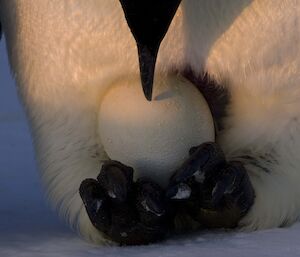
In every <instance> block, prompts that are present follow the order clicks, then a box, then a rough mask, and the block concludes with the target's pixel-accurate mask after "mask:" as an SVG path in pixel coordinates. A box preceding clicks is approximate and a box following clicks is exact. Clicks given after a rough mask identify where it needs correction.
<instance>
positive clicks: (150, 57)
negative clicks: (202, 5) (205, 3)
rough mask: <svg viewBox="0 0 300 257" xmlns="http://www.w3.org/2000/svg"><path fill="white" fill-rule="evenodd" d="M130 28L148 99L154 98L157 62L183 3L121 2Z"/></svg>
mask: <svg viewBox="0 0 300 257" xmlns="http://www.w3.org/2000/svg"><path fill="white" fill-rule="evenodd" d="M120 2H121V5H122V8H123V10H124V13H125V17H126V20H127V23H128V26H129V28H130V30H131V32H132V34H133V36H134V38H135V40H136V43H137V48H138V54H139V63H140V75H141V82H142V87H143V91H144V94H145V97H146V99H147V100H148V101H151V99H152V88H153V78H154V71H155V63H156V58H157V54H158V50H159V47H160V44H161V42H162V40H163V38H164V37H165V35H166V33H167V31H168V29H169V26H170V24H171V22H172V19H173V17H174V15H175V13H176V11H177V9H178V6H179V4H180V2H181V0H120Z"/></svg>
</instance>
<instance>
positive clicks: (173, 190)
mask: <svg viewBox="0 0 300 257" xmlns="http://www.w3.org/2000/svg"><path fill="white" fill-rule="evenodd" d="M191 193H192V189H191V187H190V186H189V185H187V184H185V183H179V184H177V185H171V186H169V187H168V189H167V192H166V197H167V199H171V200H186V199H189V198H190V196H191Z"/></svg>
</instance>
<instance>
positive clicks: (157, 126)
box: [98, 76, 215, 186]
mask: <svg viewBox="0 0 300 257" xmlns="http://www.w3.org/2000/svg"><path fill="white" fill-rule="evenodd" d="M98 132H99V136H100V141H101V143H102V145H103V147H104V150H105V151H106V153H107V155H108V156H109V158H110V159H113V160H118V161H120V162H122V163H124V164H126V165H129V166H132V167H133V168H134V169H135V177H141V176H147V177H150V178H152V179H153V180H154V181H156V182H158V183H159V184H161V185H163V186H165V185H166V184H167V182H168V180H169V177H170V176H171V175H172V173H173V172H174V170H175V169H176V168H178V167H179V166H180V165H181V164H182V163H183V161H184V160H185V159H186V158H187V157H188V151H189V149H190V148H191V147H192V146H196V145H199V144H201V143H203V142H207V141H214V138H215V131H214V124H213V118H212V115H211V112H210V110H209V107H208V105H207V103H206V101H205V99H204V98H203V96H202V94H201V93H200V92H199V91H198V90H197V89H196V88H195V86H193V85H192V84H191V83H190V82H188V81H187V80H185V79H184V78H182V77H180V76H167V77H157V78H156V80H155V81H154V92H153V100H152V101H151V102H148V101H147V100H146V99H145V97H144V95H143V91H142V88H141V85H140V80H139V78H136V79H133V80H132V81H124V82H122V83H121V82H119V83H118V84H116V85H115V86H113V87H111V88H110V89H109V91H107V92H106V94H105V95H104V97H103V99H102V102H101V106H100V111H99V127H98Z"/></svg>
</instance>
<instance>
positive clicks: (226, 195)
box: [166, 142, 255, 228]
mask: <svg viewBox="0 0 300 257" xmlns="http://www.w3.org/2000/svg"><path fill="white" fill-rule="evenodd" d="M166 194H167V198H168V199H170V201H172V202H173V203H174V205H175V206H176V208H177V209H179V210H180V209H183V208H184V209H185V210H187V213H188V214H189V215H190V217H191V218H192V219H193V220H195V221H197V222H199V223H200V225H201V226H203V227H214V228H220V227H222V228H233V227H236V226H237V225H238V222H239V220H240V219H241V218H242V217H243V216H244V215H245V214H246V213H247V212H248V211H249V209H250V208H251V206H252V205H253V203H254V198H255V193H254V189H253V187H252V184H251V182H250V179H249V176H248V174H247V171H246V170H245V168H244V166H243V165H242V163H240V162H227V161H226V159H225V155H224V153H223V151H222V150H221V148H220V147H219V146H218V145H217V144H216V143H210V142H209V143H204V144H201V145H200V146H197V147H193V148H191V150H190V157H189V158H188V160H187V161H185V162H184V163H183V165H182V166H181V167H180V168H179V169H178V170H177V171H176V172H175V173H174V174H173V176H172V177H171V179H170V184H169V186H168V189H167V193H166Z"/></svg>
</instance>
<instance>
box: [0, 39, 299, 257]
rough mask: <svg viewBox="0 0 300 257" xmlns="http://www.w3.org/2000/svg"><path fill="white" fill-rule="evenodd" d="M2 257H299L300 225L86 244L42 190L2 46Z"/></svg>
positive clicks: (0, 193) (0, 225) (0, 199)
mask: <svg viewBox="0 0 300 257" xmlns="http://www.w3.org/2000/svg"><path fill="white" fill-rule="evenodd" d="M0 153H1V155H0V203H1V204H0V256H1V257H10V256H14V257H19V256H20V257H27V256H28V257H56V256H57V257H68V256H70V257H71V256H72V257H83V256H84V257H90V256H98V257H110V256H125V257H127V256H128V257H129V256H130V257H135V256H139V257H143V256H147V257H148V256H149V257H151V256H153V257H154V256H155V257H172V256H177V257H180V256H184V257H198V256H201V257H209V256H211V257H221V256H222V257H227V256H230V257H250V256H251V257H253V256H263V257H265V256H270V257H277V256H278V257H283V256H289V257H293V256H300V244H299V242H300V224H295V225H294V226H292V227H290V228H278V229H273V230H266V231H258V232H252V233H242V232H225V231H201V232H199V233H197V234H193V235H185V236H181V237H174V238H172V239H169V240H167V241H165V242H162V243H160V244H155V245H150V246H139V247H107V246H106V247H105V246H96V245H92V244H90V243H87V242H85V241H83V240H82V239H81V238H79V237H78V236H77V235H76V234H75V233H74V232H73V231H71V230H70V229H69V228H68V227H67V226H65V225H64V224H63V223H62V222H61V221H60V220H59V219H58V217H57V216H56V215H55V213H54V212H52V211H51V209H50V208H49V206H48V205H47V202H46V200H45V197H44V196H43V193H42V192H43V191H42V189H41V186H40V184H39V178H38V173H37V169H36V166H35V161H34V155H33V149H32V145H31V139H30V134H29V130H28V126H27V124H26V121H25V118H24V114H23V111H22V108H21V107H20V104H19V102H18V99H17V93H16V90H15V86H14V83H13V81H12V79H11V77H10V73H9V69H8V64H7V57H6V54H5V46H4V42H3V41H2V42H1V43H0Z"/></svg>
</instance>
